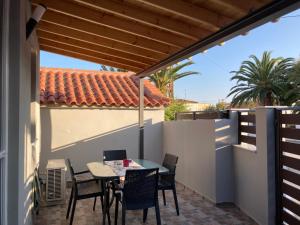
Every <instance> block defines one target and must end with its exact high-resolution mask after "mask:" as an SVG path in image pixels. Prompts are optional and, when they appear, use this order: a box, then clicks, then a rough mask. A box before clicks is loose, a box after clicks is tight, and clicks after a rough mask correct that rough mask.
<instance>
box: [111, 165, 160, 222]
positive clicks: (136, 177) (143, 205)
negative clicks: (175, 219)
mask: <svg viewBox="0 0 300 225" xmlns="http://www.w3.org/2000/svg"><path fill="white" fill-rule="evenodd" d="M157 188H158V168H157V169H137V170H127V171H126V175H125V181H124V186H123V189H122V193H120V192H118V193H115V196H116V207H115V225H117V222H118V209H119V201H120V202H121V203H122V225H125V218H126V210H138V209H142V210H143V222H145V221H146V219H147V213H148V208H152V207H155V212H156V222H157V224H158V225H160V224H161V220H160V212H159V204H158V196H157V191H158V189H157Z"/></svg>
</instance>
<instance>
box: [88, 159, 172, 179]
mask: <svg viewBox="0 0 300 225" xmlns="http://www.w3.org/2000/svg"><path fill="white" fill-rule="evenodd" d="M132 160H133V161H134V162H135V163H137V164H139V165H140V166H142V167H143V168H144V169H153V168H158V169H159V173H160V174H164V173H168V172H169V170H168V169H167V168H165V167H163V166H162V165H160V164H158V163H155V162H152V161H150V160H146V159H132ZM87 168H88V170H89V171H90V172H91V174H92V175H93V176H94V177H95V178H98V179H111V178H116V177H119V176H120V175H118V174H117V173H115V172H114V170H113V168H112V166H109V165H106V164H105V163H103V162H91V163H88V164H87ZM124 169H126V168H124ZM128 169H131V168H130V167H129V168H128Z"/></svg>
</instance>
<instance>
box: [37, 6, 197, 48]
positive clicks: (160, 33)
mask: <svg viewBox="0 0 300 225" xmlns="http://www.w3.org/2000/svg"><path fill="white" fill-rule="evenodd" d="M32 2H33V3H34V5H37V4H44V5H46V6H47V8H48V10H53V11H56V12H59V13H62V14H65V15H68V16H72V17H76V18H78V19H81V20H84V21H86V22H87V23H94V24H98V25H102V26H105V27H107V28H111V29H116V30H117V31H122V32H125V33H128V34H132V35H137V36H139V37H143V38H146V39H148V40H153V41H156V42H159V43H163V44H166V45H171V46H174V47H186V46H188V45H190V44H191V43H192V42H193V41H195V40H191V39H187V38H186V37H182V36H177V37H174V34H172V33H170V32H167V31H164V30H160V29H157V28H153V27H150V26H145V25H142V24H140V23H135V22H132V21H129V20H127V19H122V18H119V17H115V16H113V15H111V14H107V13H103V12H101V11H99V10H94V9H91V8H87V7H85V6H83V5H78V4H76V3H72V2H69V1H61V0H50V1H49V0H33V1H32ZM87 26H88V25H87Z"/></svg>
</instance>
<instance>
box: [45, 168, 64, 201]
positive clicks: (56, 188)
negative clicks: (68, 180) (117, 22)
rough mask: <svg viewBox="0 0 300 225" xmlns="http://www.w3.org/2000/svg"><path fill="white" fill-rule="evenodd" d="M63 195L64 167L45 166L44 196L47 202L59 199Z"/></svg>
mask: <svg viewBox="0 0 300 225" xmlns="http://www.w3.org/2000/svg"><path fill="white" fill-rule="evenodd" d="M64 197H65V168H51V167H48V168H47V188H46V198H47V201H48V202H53V201H60V200H63V199H64Z"/></svg>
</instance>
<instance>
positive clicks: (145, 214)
mask: <svg viewBox="0 0 300 225" xmlns="http://www.w3.org/2000/svg"><path fill="white" fill-rule="evenodd" d="M147 215H148V209H144V210H143V223H145V222H146V220H147Z"/></svg>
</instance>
